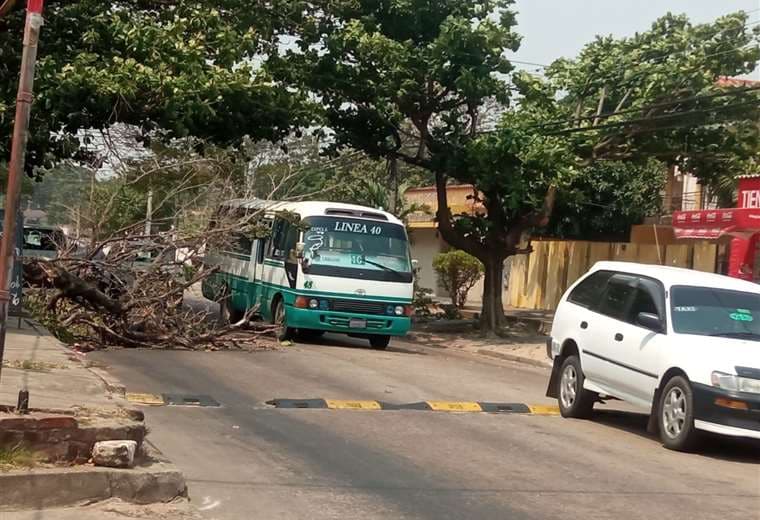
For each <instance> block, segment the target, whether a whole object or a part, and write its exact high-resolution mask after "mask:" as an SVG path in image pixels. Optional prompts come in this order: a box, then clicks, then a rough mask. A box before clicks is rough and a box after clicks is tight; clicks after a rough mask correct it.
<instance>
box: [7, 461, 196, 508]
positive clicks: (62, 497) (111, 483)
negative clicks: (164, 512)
mask: <svg viewBox="0 0 760 520" xmlns="http://www.w3.org/2000/svg"><path fill="white" fill-rule="evenodd" d="M0 489H1V490H2V493H0V511H16V510H24V509H42V508H52V507H67V506H77V505H81V504H86V503H92V502H99V501H102V500H107V499H109V498H118V499H121V500H124V501H126V502H131V503H135V504H151V503H156V502H169V501H171V500H174V499H175V498H177V497H186V496H187V484H186V483H185V477H184V475H183V474H182V473H181V472H180V471H179V470H178V469H177V468H176V467H175V466H173V465H171V464H165V463H153V464H151V465H149V466H142V467H141V466H138V467H136V468H134V469H123V470H122V469H113V468H98V467H86V468H81V467H80V468H76V467H75V468H53V469H33V470H27V471H15V472H9V473H0ZM0 516H2V515H0Z"/></svg>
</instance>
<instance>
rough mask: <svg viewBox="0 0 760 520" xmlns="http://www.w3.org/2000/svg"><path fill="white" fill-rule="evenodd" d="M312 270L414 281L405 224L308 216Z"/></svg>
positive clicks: (307, 243) (306, 236)
mask: <svg viewBox="0 0 760 520" xmlns="http://www.w3.org/2000/svg"><path fill="white" fill-rule="evenodd" d="M304 221H305V223H306V224H307V226H308V230H307V231H306V232H305V233H304V244H305V251H304V256H305V257H306V259H308V261H309V266H310V267H309V273H310V274H315V275H325V276H340V277H344V278H361V279H365V280H380V281H389V282H405V283H410V282H411V281H412V268H411V262H410V260H409V243H408V241H407V237H406V231H405V230H404V227H403V226H401V225H398V224H392V223H390V222H378V221H375V220H365V219H356V218H349V217H308V218H306V219H304Z"/></svg>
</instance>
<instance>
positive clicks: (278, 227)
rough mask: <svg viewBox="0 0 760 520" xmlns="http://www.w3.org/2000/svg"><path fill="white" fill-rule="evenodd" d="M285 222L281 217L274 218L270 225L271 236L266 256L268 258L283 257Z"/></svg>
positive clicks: (284, 252)
mask: <svg viewBox="0 0 760 520" xmlns="http://www.w3.org/2000/svg"><path fill="white" fill-rule="evenodd" d="M286 227H287V222H285V221H284V220H282V219H279V218H278V219H276V220H275V221H274V224H273V225H272V236H271V238H270V239H269V247H268V248H267V256H268V257H270V258H277V259H282V258H284V257H285V254H286V251H284V247H285V246H284V242H285V236H286Z"/></svg>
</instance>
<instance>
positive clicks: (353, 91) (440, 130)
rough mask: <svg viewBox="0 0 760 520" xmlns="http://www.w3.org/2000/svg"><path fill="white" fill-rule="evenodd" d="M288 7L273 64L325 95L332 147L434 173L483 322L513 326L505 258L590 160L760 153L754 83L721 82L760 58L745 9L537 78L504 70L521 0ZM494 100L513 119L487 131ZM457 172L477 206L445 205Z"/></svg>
mask: <svg viewBox="0 0 760 520" xmlns="http://www.w3.org/2000/svg"><path fill="white" fill-rule="evenodd" d="M280 3H281V5H279V6H278V11H279V12H281V13H282V19H283V20H284V21H283V22H282V23H283V26H282V27H281V28H280V30H281V32H282V33H284V34H287V35H288V36H290V37H291V38H292V40H291V41H292V45H290V46H288V47H287V48H281V49H280V53H279V55H277V56H272V57H271V58H270V60H269V62H268V64H267V67H268V70H270V71H271V73H272V74H273V75H274V76H275V77H277V78H281V79H282V80H283V81H286V82H289V83H291V84H293V85H298V86H300V87H301V88H302V89H304V90H308V91H312V92H314V93H316V94H318V95H319V97H320V100H321V102H322V103H323V106H324V113H325V119H326V121H327V124H328V125H329V126H330V127H331V128H332V129H333V130H334V131H335V148H336V149H340V148H342V147H345V146H351V147H353V148H356V149H360V150H364V151H365V152H367V153H368V154H369V155H371V156H374V157H386V158H392V159H398V160H400V161H404V162H406V163H408V164H410V165H414V166H416V167H419V168H422V169H425V170H428V171H430V172H432V173H433V174H434V176H435V181H436V186H437V196H438V210H437V215H436V217H437V221H438V230H439V232H440V234H441V236H442V237H443V239H444V240H445V241H446V242H448V243H449V244H450V245H451V246H453V247H456V248H458V249H462V250H464V251H466V252H468V253H470V254H472V255H473V256H475V257H477V258H478V259H479V260H481V261H482V262H483V264H484V266H485V280H484V295H483V312H482V314H481V320H482V326H483V328H485V329H487V330H491V331H494V330H497V329H499V328H500V326H501V325H502V323H503V311H502V309H503V305H502V290H503V272H504V261H505V259H506V258H508V257H510V256H512V255H515V254H520V253H529V252H530V251H531V248H530V245H529V243H528V244H524V242H523V240H524V238H525V237H526V236H529V235H530V233H531V232H532V231H533V230H534V229H536V228H539V227H542V226H543V225H545V224H546V223H547V222H548V219H549V217H550V214H551V211H552V209H553V206H554V200H555V198H556V194H557V191H558V190H560V191H561V190H564V189H565V188H566V187H567V186H569V185H571V183H572V180H573V179H574V178H575V177H576V176H578V175H579V174H581V173H582V170H583V168H584V167H586V166H588V165H589V164H592V163H593V162H595V161H600V160H606V159H617V160H626V161H645V160H649V159H650V158H651V155H655V156H656V157H661V158H663V159H667V160H670V161H678V162H679V163H680V164H682V165H683V166H684V167H690V168H693V169H695V170H705V169H706V165H708V164H711V162H714V161H715V160H716V158H717V157H718V156H720V155H722V154H728V155H730V156H731V157H729V158H728V159H726V158H723V159H722V161H723V162H722V164H729V163H730V162H732V161H733V159H735V158H737V157H741V156H743V155H747V154H749V153H756V150H757V148H756V147H755V148H754V149H752V143H753V139H755V141H754V142H755V144H756V136H757V106H758V103H757V99H758V96H757V92H756V91H755V92H751V91H748V90H746V89H745V90H742V89H738V88H734V87H732V86H731V85H720V84H719V83H718V80H719V78H720V77H721V76H733V75H736V74H742V73H747V72H749V71H751V70H752V69H753V67H754V62H755V61H756V60H757V58H758V54H760V51H759V50H758V46H757V42H756V36H755V35H753V33H752V31H751V28H750V27H749V26H748V25H747V16H746V14H744V13H738V14H734V15H730V16H726V17H723V18H721V19H719V20H717V21H716V22H714V23H711V24H704V25H692V24H690V23H689V21H688V20H687V19H686V18H685V17H678V16H672V15H668V16H666V17H664V18H662V19H661V20H658V21H657V22H655V24H654V25H653V26H652V29H651V30H650V31H648V32H645V33H641V34H637V35H635V36H634V37H631V38H623V39H619V40H616V39H613V38H611V37H604V38H599V39H598V40H597V41H595V42H593V43H591V44H590V45H588V46H587V47H586V48H585V49H584V50H583V51H582V52H581V54H580V56H579V58H578V59H577V60H561V61H559V62H557V63H556V64H554V65H553V66H552V67H550V68H549V69H548V71H547V78H546V79H541V78H538V77H536V76H531V75H528V74H525V73H521V74H512V75H511V76H510V73H511V72H512V70H513V66H512V65H511V64H510V61H509V59H508V58H507V57H506V53H507V52H509V51H515V50H517V48H518V46H519V41H520V38H519V36H518V35H517V34H516V33H515V32H514V26H515V23H516V22H515V16H514V13H513V12H512V11H510V6H511V4H512V3H513V2H512V0H494V1H491V2H482V1H476V0H444V1H439V2H429V1H427V0H410V1H407V2H375V1H369V0H367V1H365V0H358V1H341V0H312V1H305V0H304V1H298V2H292V1H287V0H283V1H282V2H280ZM511 97H513V98H514V99H516V100H517V102H516V103H515V102H513V104H512V105H510V98H511ZM753 102H754V103H755V104H754V105H752V103H753ZM494 105H496V106H497V107H498V108H499V111H503V117H501V120H500V122H499V123H498V125H496V126H495V127H493V128H485V127H484V125H483V122H484V121H486V120H487V119H488V117H489V115H492V114H493V113H494V112H495V110H494ZM753 107H754V108H753ZM753 125H754V128H753ZM409 129H411V130H409ZM753 136H754V137H753ZM410 141H411V142H413V143H414V146H411V145H410V144H409V143H410ZM721 148H722V149H721ZM733 162H734V163H735V162H736V161H733ZM451 181H456V182H460V183H471V184H473V185H474V189H473V195H472V196H473V198H475V199H476V202H478V203H479V205H480V206H481V207H482V211H481V214H480V215H475V216H472V215H452V214H451V212H450V210H449V209H448V200H447V193H446V188H447V185H448V184H449V182H451Z"/></svg>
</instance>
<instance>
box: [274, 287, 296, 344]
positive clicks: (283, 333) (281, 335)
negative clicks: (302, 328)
mask: <svg viewBox="0 0 760 520" xmlns="http://www.w3.org/2000/svg"><path fill="white" fill-rule="evenodd" d="M272 318H273V320H272V321H273V323H274V324H275V325H278V326H279V327H280V331H279V332H278V333H277V339H278V340H280V341H288V340H290V339H292V338H293V336H294V335H295V331H296V330H295V329H294V328H293V327H288V326H287V318H286V316H285V302H284V301H283V300H282V298H278V299H277V301H276V302H275V304H274V312H273V313H272Z"/></svg>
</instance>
